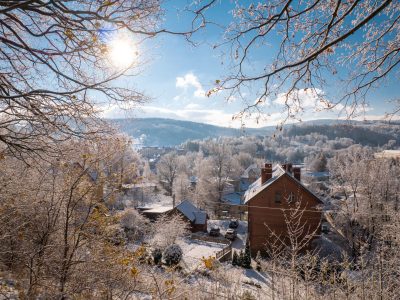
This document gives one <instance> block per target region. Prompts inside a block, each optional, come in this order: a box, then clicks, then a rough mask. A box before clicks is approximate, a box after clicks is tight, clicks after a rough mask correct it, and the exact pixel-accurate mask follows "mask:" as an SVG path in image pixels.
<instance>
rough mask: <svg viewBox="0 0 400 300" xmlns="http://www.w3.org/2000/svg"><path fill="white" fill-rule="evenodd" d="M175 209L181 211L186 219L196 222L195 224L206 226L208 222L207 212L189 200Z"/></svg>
mask: <svg viewBox="0 0 400 300" xmlns="http://www.w3.org/2000/svg"><path fill="white" fill-rule="evenodd" d="M175 208H176V209H177V210H178V211H180V212H181V213H182V214H183V215H184V216H185V217H186V218H188V219H189V220H190V222H194V223H195V224H204V223H205V222H206V219H207V214H206V212H204V211H202V210H200V209H198V208H197V207H196V206H194V205H193V204H192V202H190V201H189V200H184V201H182V202H181V203H180V204H178V205H177V206H176V207H175Z"/></svg>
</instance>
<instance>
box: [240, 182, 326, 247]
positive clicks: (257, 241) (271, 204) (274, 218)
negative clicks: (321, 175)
mask: <svg viewBox="0 0 400 300" xmlns="http://www.w3.org/2000/svg"><path fill="white" fill-rule="evenodd" d="M276 192H280V193H281V203H276V202H275V194H276ZM290 193H293V195H294V197H295V201H301V207H302V208H304V209H311V210H315V209H316V206H317V205H318V204H319V201H318V200H317V199H316V198H315V196H313V195H312V194H311V193H309V192H307V190H305V189H304V188H303V187H301V186H300V185H299V184H298V183H297V182H296V181H295V180H293V179H292V178H290V177H289V175H284V176H282V177H281V178H279V179H277V180H276V181H275V182H274V183H273V184H271V186H269V187H268V188H266V189H265V190H263V191H261V192H260V193H259V194H257V195H256V196H254V197H253V198H252V199H251V200H250V201H249V202H248V203H247V204H248V226H249V227H248V231H249V239H250V250H251V253H252V255H256V254H257V252H258V251H260V252H261V253H262V254H264V255H265V254H266V249H267V248H266V247H267V246H266V244H267V245H268V244H271V242H272V237H271V236H270V235H269V233H268V232H269V231H268V229H267V227H266V225H267V226H268V227H269V228H270V229H271V230H272V231H273V232H275V234H277V235H278V236H281V237H282V240H284V241H285V243H286V244H288V243H289V240H288V230H287V225H286V223H285V218H284V212H283V211H282V210H279V208H283V209H290V208H293V207H294V204H289V203H288V201H287V199H288V197H289V195H290ZM287 213H288V212H287V211H286V214H287ZM321 216H322V212H314V211H313V212H309V211H304V213H303V215H302V218H301V222H302V223H303V224H304V222H305V223H306V225H305V228H306V230H304V232H303V236H304V235H305V234H308V233H312V232H314V231H315V230H316V235H319V234H320V230H321V229H320V220H321ZM265 224H266V225H265ZM310 244H311V243H310ZM304 250H305V249H304Z"/></svg>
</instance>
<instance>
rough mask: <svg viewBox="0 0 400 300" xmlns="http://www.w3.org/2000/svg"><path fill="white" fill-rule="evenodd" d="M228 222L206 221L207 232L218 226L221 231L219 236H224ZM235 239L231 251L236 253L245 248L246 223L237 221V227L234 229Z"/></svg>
mask: <svg viewBox="0 0 400 300" xmlns="http://www.w3.org/2000/svg"><path fill="white" fill-rule="evenodd" d="M229 223H230V220H208V222H207V226H208V231H210V229H211V227H213V226H218V227H219V228H220V229H221V235H222V236H224V235H225V232H226V230H228V229H229ZM236 231H237V238H236V239H235V240H234V241H233V242H232V249H233V250H236V251H240V250H241V249H244V248H245V246H246V239H247V222H246V221H239V227H238V228H236Z"/></svg>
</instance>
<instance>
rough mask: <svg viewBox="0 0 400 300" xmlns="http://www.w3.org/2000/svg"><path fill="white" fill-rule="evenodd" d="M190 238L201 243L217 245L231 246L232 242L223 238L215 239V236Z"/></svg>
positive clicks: (193, 235)
mask: <svg viewBox="0 0 400 300" xmlns="http://www.w3.org/2000/svg"><path fill="white" fill-rule="evenodd" d="M190 238H191V239H193V240H200V241H205V242H211V243H217V244H224V245H230V244H231V242H230V241H228V240H227V239H225V238H223V237H213V236H209V235H199V234H192V235H191V236H190Z"/></svg>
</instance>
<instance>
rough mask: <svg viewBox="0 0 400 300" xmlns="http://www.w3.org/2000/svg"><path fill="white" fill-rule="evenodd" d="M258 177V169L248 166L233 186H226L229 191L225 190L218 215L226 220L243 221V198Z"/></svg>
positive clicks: (244, 206)
mask: <svg viewBox="0 0 400 300" xmlns="http://www.w3.org/2000/svg"><path fill="white" fill-rule="evenodd" d="M259 177H260V168H259V167H258V166H257V164H252V165H250V166H249V167H248V168H247V169H246V170H245V171H244V172H243V174H242V175H241V176H240V179H239V180H238V181H237V184H235V186H232V185H229V184H228V185H227V187H231V189H228V188H225V189H224V191H223V194H222V198H221V203H220V204H219V208H218V210H219V212H220V213H219V215H220V216H221V217H226V218H236V219H240V220H243V218H244V216H245V214H246V212H247V207H246V205H243V196H244V193H245V191H246V190H247V189H248V188H249V186H250V185H251V184H252V183H253V182H255V181H256V180H257V179H258V178H259Z"/></svg>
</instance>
